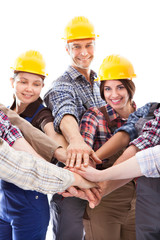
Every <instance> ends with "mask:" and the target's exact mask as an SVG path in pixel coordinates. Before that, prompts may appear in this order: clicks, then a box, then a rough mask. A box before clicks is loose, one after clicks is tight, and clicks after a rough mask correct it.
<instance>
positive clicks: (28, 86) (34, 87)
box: [11, 72, 44, 105]
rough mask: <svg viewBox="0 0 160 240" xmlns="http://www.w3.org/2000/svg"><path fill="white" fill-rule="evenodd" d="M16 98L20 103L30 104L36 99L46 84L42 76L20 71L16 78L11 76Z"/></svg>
mask: <svg viewBox="0 0 160 240" xmlns="http://www.w3.org/2000/svg"><path fill="white" fill-rule="evenodd" d="M11 84H12V87H13V88H14V94H15V97H16V100H17V101H18V102H19V103H23V104H26V105H29V104H30V103H32V102H34V101H36V100H37V99H38V98H39V96H40V93H41V90H42V87H43V86H44V84H43V80H42V78H41V77H40V76H38V75H36V74H32V73H26V72H20V73H18V74H17V76H16V77H15V79H13V78H11Z"/></svg>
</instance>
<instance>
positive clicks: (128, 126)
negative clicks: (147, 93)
mask: <svg viewBox="0 0 160 240" xmlns="http://www.w3.org/2000/svg"><path fill="white" fill-rule="evenodd" d="M150 106H151V103H147V104H145V105H144V106H143V107H141V108H138V109H137V111H135V112H133V113H131V114H130V115H129V117H128V121H127V122H126V123H125V124H124V125H123V126H122V127H120V128H118V129H117V130H116V131H115V133H116V132H119V131H125V132H127V133H128V134H129V136H130V140H131V141H132V140H134V139H135V138H137V137H138V135H137V131H136V129H135V123H136V122H137V121H138V120H139V118H145V117H146V116H147V115H148V113H149V109H150Z"/></svg>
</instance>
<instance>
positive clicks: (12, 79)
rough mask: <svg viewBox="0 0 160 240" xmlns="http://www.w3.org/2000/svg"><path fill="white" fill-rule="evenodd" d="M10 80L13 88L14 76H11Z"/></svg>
mask: <svg viewBox="0 0 160 240" xmlns="http://www.w3.org/2000/svg"><path fill="white" fill-rule="evenodd" d="M10 82H11V86H12V88H14V78H12V77H11V78H10Z"/></svg>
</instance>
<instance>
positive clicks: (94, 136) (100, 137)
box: [80, 103, 135, 151]
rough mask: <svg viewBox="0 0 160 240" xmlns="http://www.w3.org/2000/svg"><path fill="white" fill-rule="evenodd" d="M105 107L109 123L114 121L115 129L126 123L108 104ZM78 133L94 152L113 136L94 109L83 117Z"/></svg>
mask: <svg viewBox="0 0 160 240" xmlns="http://www.w3.org/2000/svg"><path fill="white" fill-rule="evenodd" d="M105 107H106V110H107V113H108V116H109V118H110V121H113V120H114V121H115V122H116V124H117V128H119V127H121V126H122V125H123V124H124V123H126V122H127V119H122V118H121V117H120V116H119V114H118V113H117V112H116V111H115V110H114V109H113V108H112V107H111V106H110V105H109V104H107V105H105ZM134 107H135V103H134ZM80 132H81V134H82V136H83V138H84V140H85V142H86V143H87V144H88V145H90V146H91V147H92V148H93V149H94V151H96V150H97V149H98V148H100V147H101V146H102V145H103V144H104V143H105V142H106V141H107V140H108V139H110V138H111V137H112V135H113V134H112V133H111V130H110V128H109V126H108V122H107V121H106V119H105V117H104V115H103V113H102V112H101V111H100V110H99V109H98V108H96V107H92V108H90V109H88V110H87V111H86V113H85V114H84V115H83V117H82V119H81V124H80Z"/></svg>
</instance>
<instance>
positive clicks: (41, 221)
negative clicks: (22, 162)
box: [0, 104, 50, 240]
mask: <svg viewBox="0 0 160 240" xmlns="http://www.w3.org/2000/svg"><path fill="white" fill-rule="evenodd" d="M43 107H44V106H43V105H42V104H41V105H40V106H39V108H38V109H37V111H36V112H35V114H34V115H33V116H32V118H26V120H28V121H29V122H31V121H32V119H33V118H34V116H35V115H36V114H37V113H38V112H39V111H40V110H41V109H42V108H43ZM49 217H50V214H49V204H48V198H47V195H44V194H42V193H38V192H36V191H28V190H23V189H21V188H19V187H17V186H16V185H14V184H12V183H8V182H6V181H3V180H0V240H45V236H46V231H47V227H48V224H49Z"/></svg>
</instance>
